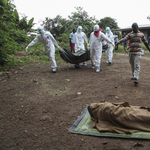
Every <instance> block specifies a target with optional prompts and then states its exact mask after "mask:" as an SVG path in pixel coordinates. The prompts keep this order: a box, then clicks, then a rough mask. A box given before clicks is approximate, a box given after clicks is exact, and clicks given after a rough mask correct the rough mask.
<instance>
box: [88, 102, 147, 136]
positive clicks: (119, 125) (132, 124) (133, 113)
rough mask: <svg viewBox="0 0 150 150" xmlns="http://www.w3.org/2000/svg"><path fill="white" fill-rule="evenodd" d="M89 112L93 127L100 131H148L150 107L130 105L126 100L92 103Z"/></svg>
mask: <svg viewBox="0 0 150 150" xmlns="http://www.w3.org/2000/svg"><path fill="white" fill-rule="evenodd" d="M89 113H90V115H91V118H92V120H93V127H95V128H97V129H98V131H101V132H106V131H107V132H116V133H134V132H140V131H146V132H150V109H149V108H145V107H141V106H130V105H129V104H128V103H127V102H124V103H110V102H100V103H92V104H91V105H90V106H89Z"/></svg>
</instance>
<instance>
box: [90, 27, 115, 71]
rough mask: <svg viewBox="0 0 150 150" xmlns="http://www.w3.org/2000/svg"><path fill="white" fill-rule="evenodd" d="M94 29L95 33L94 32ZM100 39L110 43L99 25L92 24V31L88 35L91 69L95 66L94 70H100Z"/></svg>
mask: <svg viewBox="0 0 150 150" xmlns="http://www.w3.org/2000/svg"><path fill="white" fill-rule="evenodd" d="M95 31H96V33H97V34H96V33H95ZM102 40H106V41H107V42H108V43H109V44H112V42H111V40H109V39H108V38H107V37H106V36H105V34H104V33H102V32H101V31H100V29H99V25H95V26H94V32H92V33H91V35H90V42H89V44H90V58H91V62H92V69H94V68H95V67H96V72H99V71H100V62H101V56H102Z"/></svg>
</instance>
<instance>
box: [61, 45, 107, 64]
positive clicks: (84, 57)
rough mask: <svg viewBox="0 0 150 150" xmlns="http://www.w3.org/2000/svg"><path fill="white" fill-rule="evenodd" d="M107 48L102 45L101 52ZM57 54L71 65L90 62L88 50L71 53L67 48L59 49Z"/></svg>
mask: <svg viewBox="0 0 150 150" xmlns="http://www.w3.org/2000/svg"><path fill="white" fill-rule="evenodd" d="M107 48H108V45H107V44H106V45H103V50H102V52H105V51H106V50H107ZM59 53H60V56H61V58H62V59H63V60H64V61H65V62H67V63H71V64H79V63H81V62H85V61H88V60H90V50H80V51H77V52H76V53H72V52H71V51H70V50H69V49H67V48H63V49H62V48H60V49H59Z"/></svg>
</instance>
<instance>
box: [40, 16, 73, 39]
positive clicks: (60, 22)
mask: <svg viewBox="0 0 150 150" xmlns="http://www.w3.org/2000/svg"><path fill="white" fill-rule="evenodd" d="M71 25H72V22H71V21H69V20H66V19H64V18H62V17H61V16H60V15H57V16H56V17H55V18H54V19H51V18H48V17H46V18H45V21H43V23H42V26H44V29H45V30H47V31H50V32H51V33H52V34H53V35H54V37H55V38H56V39H59V36H60V35H61V34H63V33H67V32H68V31H69V30H70V26H71Z"/></svg>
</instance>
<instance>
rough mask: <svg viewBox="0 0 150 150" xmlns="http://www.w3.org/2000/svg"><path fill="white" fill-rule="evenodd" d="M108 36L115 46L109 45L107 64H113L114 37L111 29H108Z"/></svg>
mask: <svg viewBox="0 0 150 150" xmlns="http://www.w3.org/2000/svg"><path fill="white" fill-rule="evenodd" d="M106 36H107V38H109V40H110V41H111V42H112V43H113V44H110V43H108V48H107V50H106V58H107V63H109V64H111V63H112V58H113V49H114V35H113V33H112V32H111V30H110V28H109V27H107V28H106Z"/></svg>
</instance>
